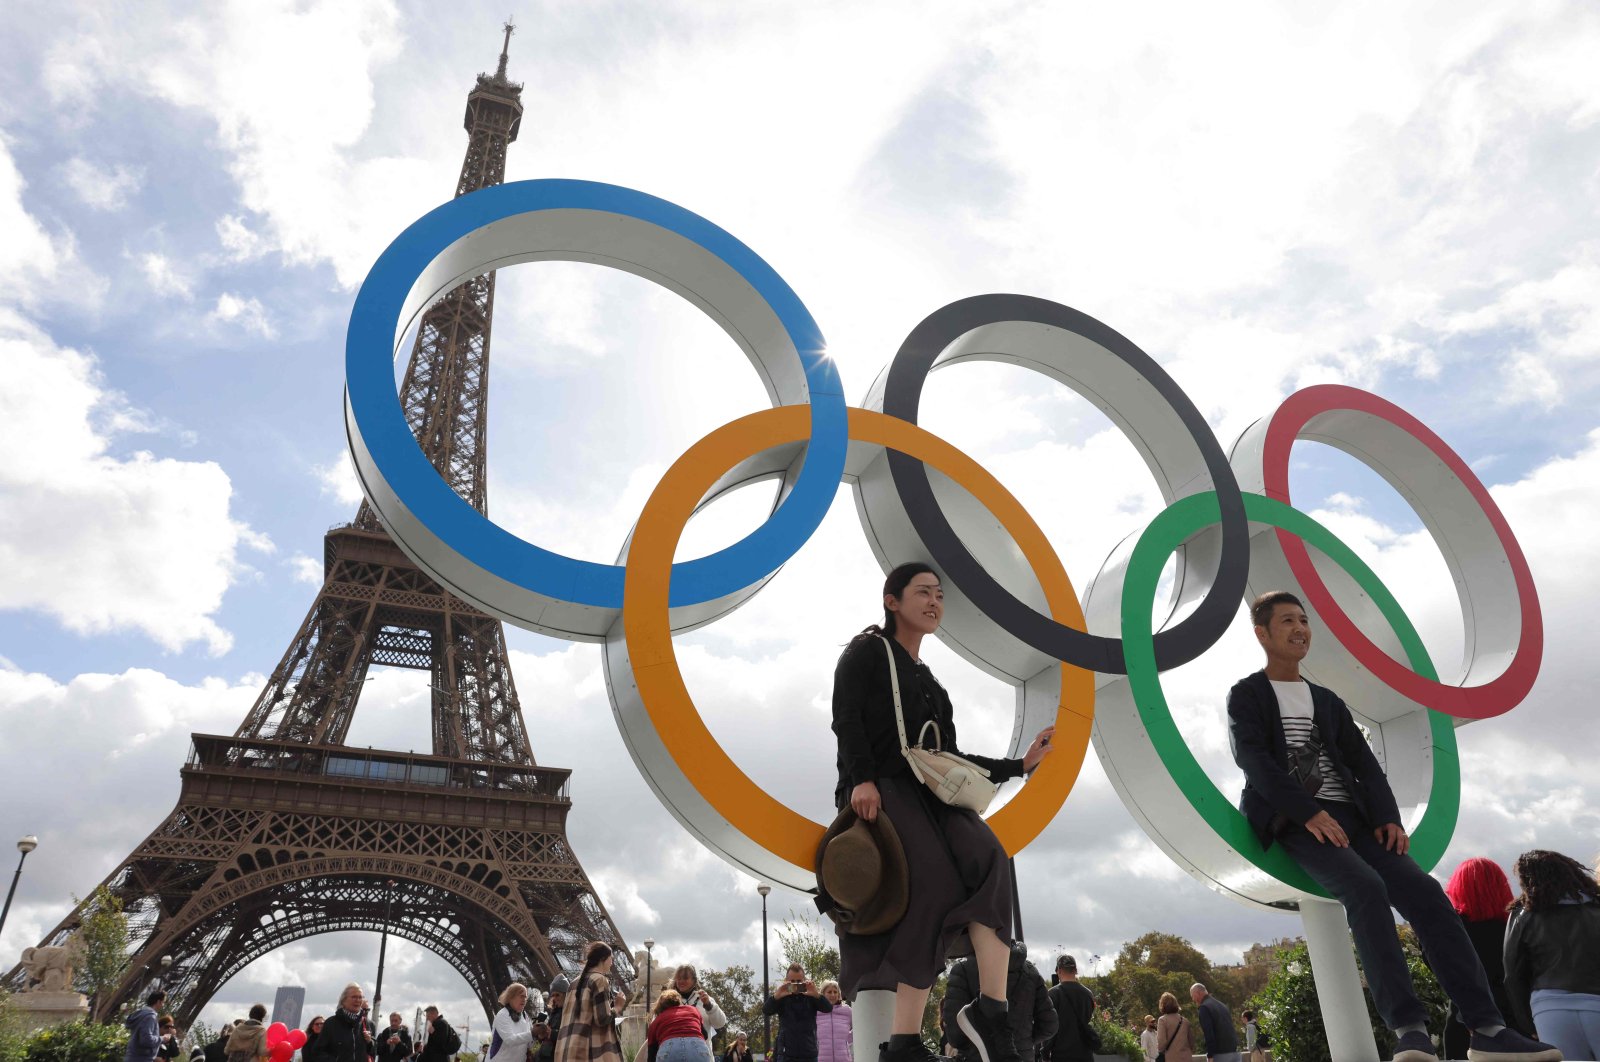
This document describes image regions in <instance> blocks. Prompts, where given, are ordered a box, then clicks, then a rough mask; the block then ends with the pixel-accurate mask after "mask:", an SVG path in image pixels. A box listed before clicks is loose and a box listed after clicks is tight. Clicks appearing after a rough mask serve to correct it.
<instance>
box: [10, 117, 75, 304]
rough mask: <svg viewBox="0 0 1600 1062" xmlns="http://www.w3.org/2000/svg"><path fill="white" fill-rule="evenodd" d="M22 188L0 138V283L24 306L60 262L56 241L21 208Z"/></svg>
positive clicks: (52, 273)
mask: <svg viewBox="0 0 1600 1062" xmlns="http://www.w3.org/2000/svg"><path fill="white" fill-rule="evenodd" d="M26 187H27V182H26V181H24V180H23V179H22V173H21V171H19V170H18V169H17V164H16V162H15V161H14V160H13V159H12V157H11V152H10V150H9V149H8V147H7V144H6V142H5V139H4V138H3V137H0V232H3V233H5V234H6V238H5V239H4V240H0V281H3V282H4V283H5V285H6V286H7V288H8V289H9V290H8V294H9V295H11V297H12V298H15V299H17V301H20V302H23V303H25V304H26V303H27V302H29V301H31V300H32V298H33V297H34V296H36V295H37V293H38V288H39V284H40V283H41V281H49V280H51V279H53V278H54V277H55V275H56V273H57V272H58V270H59V269H60V267H61V264H62V258H63V251H62V250H61V249H60V248H59V247H58V246H57V245H56V241H55V240H53V239H51V237H50V234H49V233H47V232H45V230H44V227H43V226H42V225H40V224H39V222H38V220H37V219H35V218H34V217H33V215H32V214H29V213H28V211H27V209H26V208H25V207H24V206H23V205H22V192H23V189H24V188H26Z"/></svg>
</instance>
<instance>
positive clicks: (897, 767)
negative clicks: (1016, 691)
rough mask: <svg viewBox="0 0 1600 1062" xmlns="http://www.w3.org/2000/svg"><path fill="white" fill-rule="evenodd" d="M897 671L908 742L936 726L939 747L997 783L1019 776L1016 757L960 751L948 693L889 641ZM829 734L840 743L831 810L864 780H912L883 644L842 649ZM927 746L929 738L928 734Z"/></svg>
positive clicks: (865, 642)
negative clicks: (902, 749)
mask: <svg viewBox="0 0 1600 1062" xmlns="http://www.w3.org/2000/svg"><path fill="white" fill-rule="evenodd" d="M889 645H890V646H891V647H892V648H893V650H894V660H895V665H896V671H897V672H898V674H899V676H900V704H901V710H902V711H903V713H904V714H905V718H906V738H907V740H908V741H910V743H911V744H913V745H915V744H917V735H918V734H920V733H921V732H922V726H923V724H924V723H926V722H927V721H928V720H930V719H933V720H936V721H937V722H938V724H939V732H940V736H941V738H942V740H943V748H944V749H945V751H947V752H959V753H960V754H961V755H962V756H965V757H966V758H967V759H969V760H971V761H972V762H973V763H976V764H977V765H978V766H980V767H982V768H983V769H984V770H986V771H988V772H989V774H990V777H991V779H992V780H993V781H995V782H1003V781H1005V780H1007V779H1008V778H1015V777H1017V776H1018V775H1020V774H1021V773H1022V761H1021V760H1020V759H1014V760H1007V759H995V758H993V757H989V756H976V755H973V754H972V753H970V752H961V750H960V746H959V745H958V744H957V743H956V723H955V718H954V716H953V713H952V709H951V706H950V695H949V694H948V693H946V692H945V689H944V687H943V686H941V685H939V683H938V680H936V679H935V678H934V677H933V672H931V671H929V670H928V669H927V667H926V666H924V665H922V664H918V663H917V662H916V661H915V660H912V659H911V654H910V653H908V652H906V651H905V648H904V647H903V646H901V644H900V643H899V642H897V641H895V640H894V639H893V638H890V639H889ZM833 732H834V734H835V735H837V736H838V739H839V762H838V766H839V785H838V788H837V789H835V790H834V806H835V807H840V808H842V807H844V806H845V804H847V803H849V801H850V791H851V790H852V789H854V788H855V787H856V786H858V785H860V784H861V783H862V782H875V781H877V780H878V779H880V778H890V777H898V776H904V777H907V778H910V777H912V774H911V768H910V766H909V765H907V763H906V760H905V757H904V756H903V755H901V753H900V732H899V730H898V729H897V728H896V726H895V720H894V691H893V689H892V688H891V687H890V685H889V660H888V657H887V656H885V655H884V652H883V642H882V641H881V640H879V639H878V638H877V637H875V636H873V635H871V634H863V635H859V636H857V637H856V639H855V641H853V642H851V643H850V644H849V645H847V646H845V650H844V652H843V653H842V654H840V656H839V664H838V667H836V668H835V669H834V672H833ZM928 741H929V743H930V744H931V743H932V741H933V735H932V733H931V732H930V733H929V735H928Z"/></svg>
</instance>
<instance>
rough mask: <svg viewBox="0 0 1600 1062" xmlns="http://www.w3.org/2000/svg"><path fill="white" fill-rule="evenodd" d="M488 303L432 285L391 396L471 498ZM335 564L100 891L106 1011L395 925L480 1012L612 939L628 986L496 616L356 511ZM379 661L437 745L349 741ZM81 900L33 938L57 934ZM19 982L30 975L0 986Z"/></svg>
mask: <svg viewBox="0 0 1600 1062" xmlns="http://www.w3.org/2000/svg"><path fill="white" fill-rule="evenodd" d="M511 31H512V27H511V26H510V25H509V24H508V25H507V26H506V37H505V44H504V46H503V47H502V49H501V52H500V63H499V67H498V69H497V70H496V72H495V73H494V74H480V75H478V79H477V85H476V87H475V88H474V89H473V90H472V92H471V93H470V94H469V95H468V97H467V110H466V118H465V127H466V130H467V133H468V144H467V151H466V158H465V161H464V162H463V163H462V168H461V177H460V180H459V181H458V183H457V187H456V194H457V195H465V194H467V193H468V192H472V191H475V190H477V189H479V188H484V187H487V186H490V185H494V184H499V183H501V182H502V181H503V180H504V179H505V159H506V148H507V146H508V145H509V144H510V143H511V142H512V141H513V140H515V139H516V136H517V132H518V129H519V127H520V123H521V119H522V102H521V92H522V86H521V85H519V84H516V83H514V82H512V81H510V80H509V78H508V77H507V76H506V64H507V52H508V50H509V46H510V40H511ZM493 313H494V274H493V273H487V274H485V275H483V276H479V277H474V278H472V279H470V280H468V281H466V282H465V283H463V284H461V285H460V286H459V287H457V288H455V289H454V290H452V291H450V292H448V293H446V294H445V295H444V296H442V297H441V298H440V299H439V300H438V301H437V302H435V303H434V304H433V306H431V307H430V308H429V309H428V310H427V311H426V312H425V313H424V314H423V317H422V319H421V322H420V324H419V327H418V331H417V338H416V342H415V345H414V347H413V350H412V354H411V359H410V362H409V363H408V366H407V369H406V373H405V377H404V379H403V381H402V383H401V388H400V397H401V402H402V405H403V408H404V409H405V411H406V415H407V418H408V420H409V422H410V424H411V427H412V429H413V431H414V432H415V434H416V436H417V441H418V445H419V446H421V447H422V450H423V452H424V453H425V454H427V456H428V457H429V459H430V460H431V461H432V463H433V466H434V468H436V469H437V470H438V471H439V474H440V475H441V476H443V477H444V479H445V480H446V482H448V483H449V484H450V485H451V487H452V488H453V489H455V490H456V492H457V493H458V494H460V495H461V497H462V498H464V499H466V500H467V501H469V502H470V503H471V504H472V505H473V506H474V507H476V508H477V509H478V510H479V511H480V512H484V511H486V506H487V492H486V481H487V473H486V464H485V459H486V451H485V428H486V413H487V396H488V372H489V346H490V342H489V341H490V330H491V324H492V321H493ZM324 555H325V567H324V581H323V585H322V588H321V590H320V591H319V592H318V594H317V597H316V599H315V600H314V601H313V602H312V604H311V608H310V610H309V611H308V612H307V614H306V618H305V620H304V622H303V623H302V624H301V626H300V629H299V630H298V631H297V632H296V634H295V636H294V638H293V639H292V640H291V642H290V644H289V648H288V650H287V651H286V652H285V653H284V656H283V659H282V660H281V661H280V662H279V664H278V666H277V667H276V668H275V669H274V670H273V672H272V674H271V676H270V677H269V679H268V680H267V683H266V686H265V687H264V688H263V689H262V691H261V694H260V696H259V697H258V698H257V699H256V702H255V704H254V705H253V706H252V708H251V709H250V712H249V714H248V715H247V716H246V717H245V719H244V721H243V722H242V723H241V724H240V726H239V728H238V730H237V731H235V733H234V734H233V735H231V736H223V735H213V734H196V735H194V736H193V743H192V747H191V751H190V753H189V757H188V760H187V762H186V763H185V764H184V765H183V768H182V771H181V776H182V789H181V791H180V794H179V797H178V804H177V807H175V808H174V809H173V811H172V812H171V814H169V815H168V816H167V817H166V819H165V820H164V821H163V822H162V823H161V824H160V825H159V826H157V827H156V829H155V830H154V831H152V832H151V834H150V836H149V837H147V838H145V840H144V841H143V842H142V843H141V844H140V845H139V846H138V847H137V848H135V849H134V850H133V852H132V853H131V854H130V855H129V856H128V857H127V858H126V859H124V860H123V861H122V863H121V864H120V865H119V866H118V867H117V868H116V869H115V870H113V871H112V872H111V874H110V875H109V876H108V877H107V878H106V879H105V881H104V883H103V884H104V886H105V887H106V889H107V890H109V891H110V893H111V894H112V895H113V896H116V897H117V898H119V899H120V900H121V901H122V903H123V908H124V910H125V911H126V912H127V914H128V919H129V934H130V938H131V943H132V949H133V950H132V956H131V960H130V962H129V965H128V969H127V972H126V974H125V975H124V976H123V978H122V980H121V982H120V983H119V984H117V985H116V986H115V987H114V988H113V989H111V990H110V991H107V992H102V993H101V996H100V998H96V999H95V1000H93V1012H94V1016H95V1017H96V1018H99V1019H105V1018H108V1017H110V1016H112V1015H114V1014H115V1013H117V1011H118V1010H119V1009H121V1008H122V1007H123V1006H124V1005H125V1004H126V1003H128V1002H129V1001H131V1000H132V999H134V998H135V997H136V996H138V995H139V993H140V992H141V991H142V990H143V989H144V987H145V985H146V984H147V983H148V979H149V977H150V976H151V974H152V973H154V972H157V971H163V970H164V972H162V973H161V979H162V985H163V987H164V988H166V989H167V991H168V992H169V994H170V995H171V996H172V997H173V998H174V999H175V1000H177V1005H176V1006H175V1008H174V1011H173V1013H174V1015H175V1016H176V1018H177V1020H178V1023H179V1025H180V1026H187V1025H188V1024H189V1023H190V1022H192V1020H193V1019H194V1018H195V1017H196V1016H197V1015H198V1014H199V1012H200V1010H201V1008H202V1007H203V1006H204V1005H205V1004H206V1003H207V1002H208V1001H209V1000H210V999H211V997H212V996H213V995H214V994H215V993H216V992H217V990H218V989H220V988H221V987H222V985H224V984H225V983H226V982H227V981H228V980H229V978H231V977H233V976H234V975H235V974H237V973H239V971H241V970H243V969H244V968H245V967H246V966H247V965H249V964H250V963H251V962H253V961H255V960H256V959H258V958H260V957H261V956H263V955H265V954H267V953H268V952H270V951H272V950H274V949H276V948H279V947H282V946H283V945H285V944H289V943H291V942H293V941H296V940H301V939H304V938H306V937H311V936H315V935H318V934H321V933H331V932H338V931H342V930H374V931H376V930H379V929H383V928H385V927H387V930H388V932H390V933H393V934H395V935H396V936H400V937H403V938H405V939H407V940H410V941H412V942H414V943H416V944H418V945H421V946H422V947H424V948H427V949H429V950H430V951H433V952H435V953H436V954H438V955H439V956H441V957H442V958H444V959H445V960H446V961H447V962H449V963H450V965H451V966H452V967H454V969H455V970H456V971H457V972H458V973H460V974H461V976H462V977H463V978H464V979H465V980H466V981H467V983H468V985H470V986H471V988H472V990H473V992H474V993H475V994H476V995H477V997H478V999H479V1000H480V1001H481V1002H482V1004H483V1006H484V1009H485V1012H486V1013H493V1007H494V1001H495V997H496V996H497V995H498V994H499V992H500V990H501V989H502V988H504V987H505V985H506V984H507V983H508V982H510V981H512V980H520V981H523V982H525V983H528V984H532V985H536V986H541V987H542V986H545V985H548V983H549V982H550V980H551V979H552V978H554V977H555V975H556V974H557V973H559V972H561V971H563V970H565V971H569V972H570V971H574V970H576V968H577V967H578V965H579V964H580V962H581V958H582V953H583V950H584V947H585V945H586V944H587V942H588V941H591V940H604V941H607V942H609V943H611V944H612V945H613V946H614V947H615V948H616V949H617V956H616V968H617V972H618V975H619V976H620V978H621V979H622V980H624V981H629V980H631V979H632V976H633V972H634V971H633V970H632V968H631V963H630V961H629V958H628V956H629V954H630V953H629V951H628V948H627V947H626V945H625V944H624V943H623V941H622V938H621V935H620V934H619V933H618V932H617V929H616V926H615V925H614V924H613V922H612V921H611V917H610V915H609V914H607V913H606V910H605V907H604V905H603V904H602V903H601V902H600V899H599V897H598V895H596V893H595V891H594V888H593V886H592V885H591V883H590V882H589V879H588V876H587V875H586V874H585V873H584V871H583V868H582V866H580V865H579V862H578V858H577V856H576V854H575V853H574V852H573V850H572V847H571V845H570V844H569V843H568V840H567V835H566V821H567V813H568V811H569V810H570V808H571V799H570V795H569V787H568V782H569V778H570V774H571V772H570V771H567V770H565V769H562V768H552V767H544V766H540V765H538V764H537V763H536V762H535V760H534V756H533V750H532V747H531V745H530V743H529V740H528V733H527V728H526V726H525V725H524V723H523V718H522V709H521V705H520V703H519V702H518V699H517V691H516V685H515V683H514V682H513V680H512V676H511V668H510V662H509V660H508V657H507V652H506V644H505V631H504V628H503V627H502V625H501V623H500V621H499V620H497V619H495V618H494V617H492V616H489V615H487V614H485V613H483V612H481V611H479V610H478V609H477V608H475V607H474V606H472V605H470V604H468V603H466V602H464V601H462V600H461V599H459V598H457V597H455V596H454V595H452V594H450V593H449V592H447V591H446V590H444V589H443V588H441V587H440V586H439V585H438V584H437V583H435V582H434V581H433V580H432V579H430V578H429V577H428V576H427V575H425V574H424V573H423V572H421V571H420V570H419V569H418V568H417V567H416V565H415V564H413V563H412V562H411V560H410V559H409V558H408V557H406V555H405V554H404V553H403V552H401V550H400V549H399V547H397V546H396V545H395V544H394V542H393V540H392V539H390V537H389V536H388V534H387V533H386V532H385V530H384V529H383V526H382V524H381V523H380V522H379V521H378V519H377V517H376V515H375V514H374V512H373V511H372V509H371V507H370V506H368V505H366V504H365V503H363V504H362V506H361V508H360V511H359V512H358V513H357V514H356V518H355V520H354V521H352V522H351V523H350V524H347V525H343V526H340V527H336V528H334V529H333V530H331V531H329V532H328V533H327V535H326V536H325V538H324ZM374 664H376V665H380V666H390V667H402V668H411V669H417V670H422V671H426V672H427V673H428V675H429V686H430V689H431V691H432V693H431V705H430V714H431V722H432V738H433V748H432V751H431V753H428V754H420V753H410V752H406V753H401V752H390V751H381V750H373V749H370V748H359V749H358V748H354V747H351V746H348V745H346V744H345V743H344V742H345V738H346V736H347V735H348V733H349V729H350V724H351V720H352V718H353V717H354V714H355V710H356V707H357V703H358V702H359V700H360V696H361V690H362V687H363V686H364V685H365V682H366V677H367V671H368V669H369V668H370V667H371V666H373V665H374ZM83 914H84V905H80V906H79V907H78V908H77V909H75V910H74V911H72V912H71V913H70V914H68V915H67V917H66V918H64V919H63V920H62V921H61V923H60V924H59V925H57V926H56V927H55V929H53V930H52V931H51V932H50V933H49V934H47V935H46V936H45V938H44V940H43V941H42V942H41V943H44V944H59V943H62V942H63V941H64V940H65V939H66V938H67V937H68V936H69V935H70V934H71V933H72V931H73V930H74V929H75V928H76V927H77V925H78V923H79V921H80V919H81V918H82V917H83ZM166 959H170V960H171V961H170V963H168V964H166V965H165V966H163V960H166ZM24 980H25V978H24V974H23V971H22V968H21V966H20V965H19V966H17V967H14V968H13V969H12V970H11V971H10V972H9V973H7V974H6V976H5V977H4V978H3V979H0V987H6V988H12V989H15V988H19V987H21V986H22V984H23V982H24Z"/></svg>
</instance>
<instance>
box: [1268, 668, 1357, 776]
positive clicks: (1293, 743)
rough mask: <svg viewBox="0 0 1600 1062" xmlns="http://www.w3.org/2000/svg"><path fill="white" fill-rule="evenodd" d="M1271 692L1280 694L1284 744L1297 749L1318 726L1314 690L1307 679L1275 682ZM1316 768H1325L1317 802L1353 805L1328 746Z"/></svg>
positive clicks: (1319, 758) (1280, 715)
mask: <svg viewBox="0 0 1600 1062" xmlns="http://www.w3.org/2000/svg"><path fill="white" fill-rule="evenodd" d="M1272 692H1273V693H1275V694H1277V695H1278V715H1279V717H1281V718H1282V720H1283V740H1284V743H1285V744H1286V745H1288V747H1289V748H1291V749H1297V748H1299V747H1300V746H1302V745H1304V744H1305V743H1306V742H1308V741H1310V740H1311V735H1312V732H1313V730H1314V728H1315V726H1316V723H1315V722H1314V719H1313V714H1312V708H1311V687H1310V685H1308V684H1307V683H1306V681H1305V680H1304V679H1300V680H1297V681H1295V682H1279V681H1277V680H1276V679H1274V680H1272ZM1317 766H1318V767H1320V768H1321V769H1322V788H1321V789H1319V790H1317V799H1318V800H1337V801H1339V802H1341V803H1344V804H1349V803H1351V800H1350V794H1349V792H1347V791H1346V790H1345V787H1344V782H1343V781H1341V780H1340V778H1339V772H1338V771H1336V770H1334V769H1333V761H1332V760H1330V759H1329V758H1328V748H1327V745H1326V743H1324V745H1323V748H1322V755H1321V756H1320V757H1318V759H1317Z"/></svg>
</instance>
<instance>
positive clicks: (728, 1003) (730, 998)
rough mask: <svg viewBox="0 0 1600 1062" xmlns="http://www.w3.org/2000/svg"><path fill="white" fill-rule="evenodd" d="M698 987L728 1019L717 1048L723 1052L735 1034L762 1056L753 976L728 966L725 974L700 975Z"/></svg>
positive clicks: (763, 1045) (762, 1040) (764, 1046)
mask: <svg viewBox="0 0 1600 1062" xmlns="http://www.w3.org/2000/svg"><path fill="white" fill-rule="evenodd" d="M700 986H701V987H702V988H704V989H705V990H706V991H707V992H708V993H710V995H711V998H712V999H714V1000H716V1001H717V1004H718V1005H719V1006H721V1007H722V1012H723V1013H724V1014H726V1015H727V1016H728V1027H727V1029H725V1030H723V1033H722V1035H721V1036H720V1037H718V1039H717V1045H718V1046H719V1047H720V1048H721V1050H723V1051H726V1050H727V1049H728V1045H729V1044H731V1043H732V1042H733V1036H734V1034H735V1033H737V1032H743V1033H744V1034H745V1035H747V1036H749V1037H750V1049H751V1050H752V1051H761V1052H765V1051H766V1050H767V1043H766V1040H765V1038H764V1037H763V1036H762V1022H761V982H760V980H759V979H757V977H756V972H755V971H754V970H752V969H751V968H750V967H748V966H730V967H728V968H727V969H726V970H702V971H700Z"/></svg>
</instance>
